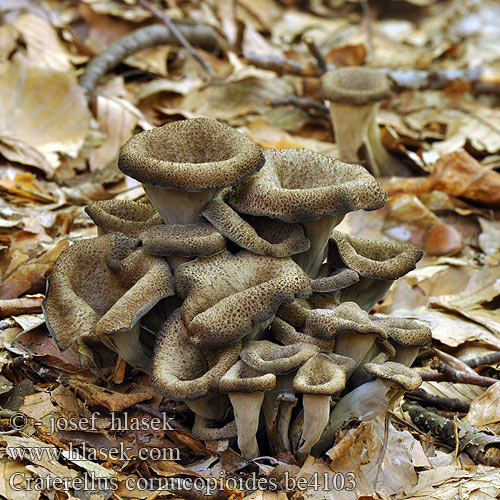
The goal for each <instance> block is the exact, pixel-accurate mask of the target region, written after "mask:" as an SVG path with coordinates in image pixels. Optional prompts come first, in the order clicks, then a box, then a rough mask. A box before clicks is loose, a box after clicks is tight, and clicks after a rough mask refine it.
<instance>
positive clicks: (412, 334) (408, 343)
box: [371, 316, 432, 347]
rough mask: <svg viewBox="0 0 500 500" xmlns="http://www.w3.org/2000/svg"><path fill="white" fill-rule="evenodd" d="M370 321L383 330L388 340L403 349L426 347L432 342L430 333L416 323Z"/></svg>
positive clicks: (391, 318) (410, 321)
mask: <svg viewBox="0 0 500 500" xmlns="http://www.w3.org/2000/svg"><path fill="white" fill-rule="evenodd" d="M371 319H372V321H373V322H374V323H375V324H377V325H379V326H380V327H382V328H384V330H385V331H386V332H387V335H388V336H389V338H390V339H391V340H392V341H394V342H396V343H397V344H400V345H403V346H405V347H426V346H428V345H429V344H430V343H431V342H432V331H431V329H430V328H428V327H427V326H425V325H422V324H421V323H419V322H418V321H413V320H411V319H406V318H394V317H378V316H375V317H372V318H371Z"/></svg>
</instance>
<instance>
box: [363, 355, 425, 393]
mask: <svg viewBox="0 0 500 500" xmlns="http://www.w3.org/2000/svg"><path fill="white" fill-rule="evenodd" d="M364 368H365V370H366V371H367V372H368V373H369V374H370V375H374V376H375V377H377V378H378V379H381V380H386V381H387V382H391V383H392V384H395V385H397V386H399V387H400V388H401V389H403V390H405V391H413V390H415V389H416V388H417V387H419V386H420V384H421V383H422V377H421V376H420V375H419V374H418V373H417V372H416V371H415V370H412V369H411V368H408V367H407V366H405V365H402V364H401V363H395V362H393V361H386V362H385V363H383V364H381V365H379V364H376V363H367V364H366V365H365V367H364Z"/></svg>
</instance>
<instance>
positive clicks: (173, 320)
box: [151, 309, 241, 418]
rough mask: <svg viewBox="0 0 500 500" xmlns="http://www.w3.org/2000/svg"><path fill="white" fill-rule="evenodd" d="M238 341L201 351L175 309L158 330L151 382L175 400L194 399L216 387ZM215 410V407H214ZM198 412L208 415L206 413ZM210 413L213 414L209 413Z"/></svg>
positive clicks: (233, 360)
mask: <svg viewBox="0 0 500 500" xmlns="http://www.w3.org/2000/svg"><path fill="white" fill-rule="evenodd" d="M240 350H241V343H239V342H236V343H234V344H232V345H230V346H228V347H226V348H224V349H219V350H214V351H204V350H202V349H200V348H199V347H197V346H195V345H193V344H191V343H190V342H189V333H188V331H187V328H186V326H185V325H184V322H183V321H182V317H181V311H180V309H177V310H176V311H175V312H174V313H172V315H171V316H170V318H169V319H168V320H167V321H166V322H165V324H164V325H163V327H162V329H161V330H160V331H159V332H158V335H157V338H156V343H155V348H154V354H153V359H152V373H151V386H152V387H153V388H154V389H155V390H156V391H157V392H159V393H160V394H163V395H164V396H167V397H169V398H171V399H174V400H178V401H186V402H188V401H194V400H197V399H201V398H203V397H205V396H207V395H208V394H209V391H215V390H217V389H218V386H219V381H220V379H221V377H222V376H223V375H224V374H225V373H226V372H227V370H228V369H229V368H230V367H231V366H233V365H234V363H236V361H237V360H238V356H239V353H240ZM215 411H217V412H218V411H219V410H218V409H215ZM197 413H204V414H203V415H202V416H204V417H205V418H207V417H208V415H209V413H205V412H202V411H198V412H197ZM212 416H213V415H212Z"/></svg>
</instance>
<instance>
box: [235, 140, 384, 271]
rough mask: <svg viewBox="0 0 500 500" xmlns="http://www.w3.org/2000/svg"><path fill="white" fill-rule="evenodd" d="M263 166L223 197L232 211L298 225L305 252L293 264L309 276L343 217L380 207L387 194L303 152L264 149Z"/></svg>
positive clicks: (359, 172) (351, 170) (361, 175)
mask: <svg viewBox="0 0 500 500" xmlns="http://www.w3.org/2000/svg"><path fill="white" fill-rule="evenodd" d="M264 156H265V160H266V162H265V165H264V167H263V168H262V169H261V170H260V171H259V172H258V173H257V174H255V175H252V176H250V177H247V178H246V179H243V181H241V182H240V183H239V184H238V185H237V186H235V187H234V188H232V189H231V190H230V191H229V193H228V195H227V202H228V203H229V205H231V206H232V207H233V208H235V209H236V210H237V211H238V212H241V213H244V214H248V215H255V216H264V217H271V218H274V219H279V220H281V221H284V222H289V223H300V224H301V225H302V227H303V228H304V233H305V235H306V237H307V239H308V240H309V241H310V242H311V246H310V248H309V250H307V251H306V252H303V253H301V254H299V255H296V256H294V260H295V261H296V262H297V263H299V264H300V266H301V267H302V268H303V269H304V270H305V271H306V273H307V274H308V275H309V276H310V277H312V278H315V277H316V276H317V275H318V272H319V269H320V266H321V264H322V263H323V260H324V258H325V256H326V252H327V244H328V238H329V237H330V234H331V232H332V230H333V228H334V227H335V226H336V225H337V224H339V223H340V222H341V221H342V219H343V217H344V215H345V214H346V213H348V212H352V211H354V210H360V209H364V210H376V209H378V208H381V207H382V206H383V205H384V203H385V200H386V195H387V193H386V192H385V191H384V190H382V189H381V188H380V186H379V185H378V183H377V181H376V180H375V179H374V178H373V177H372V176H371V175H370V174H369V173H368V172H367V171H366V169H364V168H363V167H361V166H359V165H348V164H346V163H342V162H340V161H338V160H335V159H333V158H330V157H328V156H324V155H322V154H319V153H316V152H314V151H308V150H306V149H267V150H265V152H264Z"/></svg>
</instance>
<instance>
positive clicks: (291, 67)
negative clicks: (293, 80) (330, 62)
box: [245, 52, 318, 76]
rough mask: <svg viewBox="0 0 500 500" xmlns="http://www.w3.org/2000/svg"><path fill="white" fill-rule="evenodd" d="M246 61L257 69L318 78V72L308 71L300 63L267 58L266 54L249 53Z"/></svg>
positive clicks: (279, 58) (246, 55) (284, 59)
mask: <svg viewBox="0 0 500 500" xmlns="http://www.w3.org/2000/svg"><path fill="white" fill-rule="evenodd" d="M245 59H246V61H247V63H248V64H253V65H254V66H256V67H257V68H261V69H267V70H270V71H275V72H276V73H278V74H280V75H283V74H291V75H300V76H315V75H316V76H317V73H318V71H317V70H316V69H314V70H308V69H306V68H304V67H303V66H302V65H301V64H300V63H298V62H297V61H294V60H293V59H286V58H284V57H277V56H267V55H264V54H257V53H255V52H248V53H246V54H245Z"/></svg>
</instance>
